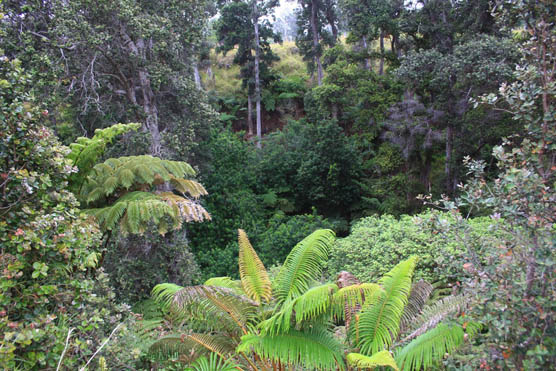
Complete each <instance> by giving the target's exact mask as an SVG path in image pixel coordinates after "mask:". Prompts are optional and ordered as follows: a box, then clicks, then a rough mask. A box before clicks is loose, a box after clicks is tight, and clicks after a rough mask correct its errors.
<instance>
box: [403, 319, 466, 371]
mask: <svg viewBox="0 0 556 371" xmlns="http://www.w3.org/2000/svg"><path fill="white" fill-rule="evenodd" d="M463 335H464V332H463V329H462V328H461V327H460V326H457V325H453V326H450V325H447V324H443V323H441V324H439V325H438V326H436V327H435V328H434V329H432V330H430V331H428V332H426V333H424V334H422V335H420V336H419V337H417V338H415V339H413V341H411V342H410V343H409V344H407V345H406V346H405V347H403V348H402V349H400V350H399V351H398V352H396V355H395V359H396V362H397V363H398V365H399V366H400V367H401V369H402V370H421V369H427V368H429V367H432V366H433V365H434V364H435V363H437V362H439V361H440V360H441V359H442V358H443V357H444V355H445V354H446V353H450V352H453V351H454V350H455V349H456V348H458V347H459V346H460V345H461V344H462V343H463V340H464V338H463Z"/></svg>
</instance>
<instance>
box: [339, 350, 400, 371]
mask: <svg viewBox="0 0 556 371" xmlns="http://www.w3.org/2000/svg"><path fill="white" fill-rule="evenodd" d="M346 361H347V363H348V365H350V366H352V367H355V368H362V369H370V370H373V369H375V368H377V367H391V368H392V369H394V370H396V371H398V370H399V368H398V365H397V364H396V361H395V360H394V357H392V355H391V354H390V352H389V351H387V350H381V351H380V352H377V353H375V354H373V355H372V356H370V357H369V356H365V355H363V354H359V353H349V354H348V355H347V356H346Z"/></svg>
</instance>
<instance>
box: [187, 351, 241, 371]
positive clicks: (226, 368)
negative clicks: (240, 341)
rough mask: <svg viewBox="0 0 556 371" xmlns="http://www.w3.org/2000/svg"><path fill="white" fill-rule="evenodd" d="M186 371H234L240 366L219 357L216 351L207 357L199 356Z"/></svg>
mask: <svg viewBox="0 0 556 371" xmlns="http://www.w3.org/2000/svg"><path fill="white" fill-rule="evenodd" d="M185 370H186V371H236V370H241V368H240V366H239V365H238V364H236V363H234V362H233V361H232V360H230V359H224V358H221V357H219V356H218V355H217V354H216V353H211V354H210V356H209V358H206V357H199V358H197V359H196V360H195V362H193V363H192V364H191V365H190V366H189V367H188V368H186V369H185Z"/></svg>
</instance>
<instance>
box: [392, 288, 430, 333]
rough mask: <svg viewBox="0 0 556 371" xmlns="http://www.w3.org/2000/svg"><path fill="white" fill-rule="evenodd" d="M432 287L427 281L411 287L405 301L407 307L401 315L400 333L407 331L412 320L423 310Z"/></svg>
mask: <svg viewBox="0 0 556 371" xmlns="http://www.w3.org/2000/svg"><path fill="white" fill-rule="evenodd" d="M432 290H433V287H432V285H431V284H430V283H428V282H427V281H423V280H421V281H419V282H416V283H414V284H413V286H411V293H410V294H409V298H408V300H407V305H406V306H405V309H404V311H403V315H402V318H401V322H400V328H401V332H404V330H405V329H407V328H408V327H409V326H410V325H411V323H412V322H413V320H414V319H415V318H417V316H419V314H420V313H421V311H422V310H423V308H424V306H425V304H426V303H427V300H428V299H429V297H430V295H431V293H432Z"/></svg>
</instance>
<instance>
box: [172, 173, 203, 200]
mask: <svg viewBox="0 0 556 371" xmlns="http://www.w3.org/2000/svg"><path fill="white" fill-rule="evenodd" d="M170 184H171V185H172V187H174V188H175V189H176V190H177V191H179V192H181V193H183V194H189V195H190V196H191V197H193V198H199V197H201V196H205V195H207V190H206V189H205V187H203V186H202V185H201V183H198V182H196V181H194V180H190V179H181V178H176V177H174V176H172V177H170Z"/></svg>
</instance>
